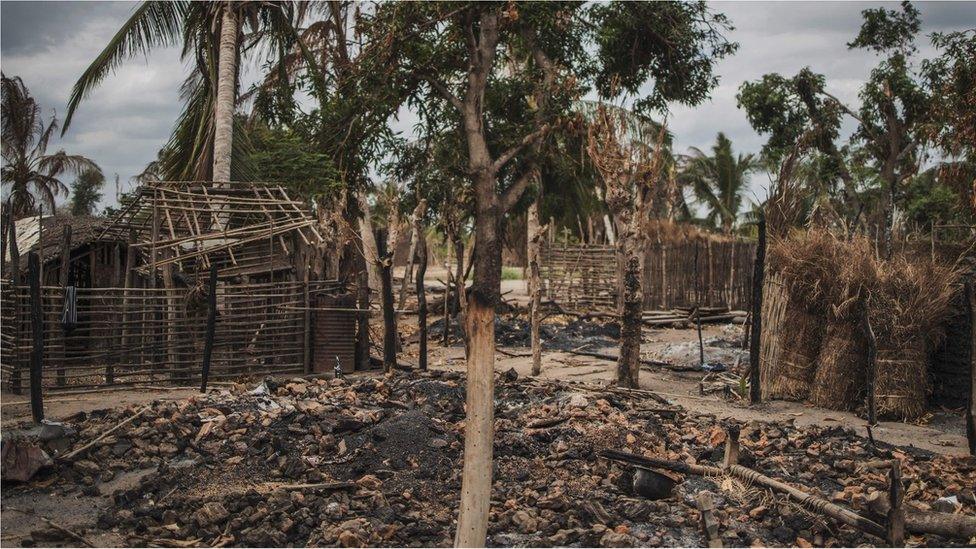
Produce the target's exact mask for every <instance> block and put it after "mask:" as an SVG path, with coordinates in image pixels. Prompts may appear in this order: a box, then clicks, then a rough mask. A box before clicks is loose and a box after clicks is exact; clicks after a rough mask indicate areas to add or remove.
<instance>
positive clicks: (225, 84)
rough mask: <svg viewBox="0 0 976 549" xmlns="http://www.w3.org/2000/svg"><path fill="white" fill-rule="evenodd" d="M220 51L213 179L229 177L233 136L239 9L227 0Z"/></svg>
mask: <svg viewBox="0 0 976 549" xmlns="http://www.w3.org/2000/svg"><path fill="white" fill-rule="evenodd" d="M223 12H224V13H223V17H221V21H220V46H219V48H220V49H219V50H218V52H217V101H216V103H215V104H214V150H213V180H214V181H230V157H231V146H232V142H233V138H234V95H235V93H234V92H235V88H236V84H237V30H238V23H237V12H236V11H235V10H234V9H233V4H232V3H231V2H224V9H223Z"/></svg>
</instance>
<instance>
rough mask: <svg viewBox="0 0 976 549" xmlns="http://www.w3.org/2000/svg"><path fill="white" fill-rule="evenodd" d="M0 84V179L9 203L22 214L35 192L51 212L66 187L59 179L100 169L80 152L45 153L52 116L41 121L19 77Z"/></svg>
mask: <svg viewBox="0 0 976 549" xmlns="http://www.w3.org/2000/svg"><path fill="white" fill-rule="evenodd" d="M0 87H2V115H0V125H2V134H3V147H2V149H0V150H2V156H3V168H2V170H0V179H2V181H3V185H4V186H8V185H9V189H10V191H9V193H10V194H9V196H8V198H7V200H8V203H9V206H10V207H11V211H12V212H13V215H14V216H17V217H22V216H26V215H30V214H31V213H33V212H34V211H35V206H36V204H35V199H34V195H35V193H36V194H37V195H38V196H39V197H40V198H41V199H42V200H44V202H46V203H47V211H48V212H49V213H50V212H53V211H54V207H55V197H56V196H58V195H60V194H66V193H67V192H68V187H67V186H66V185H65V184H64V182H63V181H62V180H61V178H62V177H63V176H64V175H66V174H70V173H76V174H77V173H81V172H84V171H88V170H91V171H95V172H98V173H101V169H100V168H99V167H98V165H96V164H95V163H94V162H92V161H91V160H89V159H88V158H85V157H84V156H81V155H73V154H67V153H66V152H64V151H63V150H60V151H58V152H56V153H53V154H48V152H47V149H48V143H49V141H50V140H51V136H52V135H53V134H54V132H56V131H57V129H58V119H57V118H56V117H55V116H53V115H52V116H51V118H50V119H49V120H47V121H45V120H44V119H43V118H42V115H41V107H40V105H38V104H37V101H35V100H34V98H33V97H32V96H31V94H30V91H29V90H28V89H27V86H25V85H24V82H23V81H21V79H20V77H17V76H15V77H13V78H7V77H6V76H5V75H3V76H0Z"/></svg>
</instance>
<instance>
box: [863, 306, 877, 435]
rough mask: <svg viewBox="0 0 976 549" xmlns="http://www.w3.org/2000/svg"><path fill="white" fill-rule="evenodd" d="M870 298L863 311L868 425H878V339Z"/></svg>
mask: <svg viewBox="0 0 976 549" xmlns="http://www.w3.org/2000/svg"><path fill="white" fill-rule="evenodd" d="M870 310H871V307H870V297H866V298H865V299H864V305H863V310H862V311H861V314H862V315H863V316H862V323H863V328H862V329H863V330H864V339H865V341H866V342H867V345H868V348H867V370H868V382H867V393H868V394H867V399H868V425H870V426H874V425H877V424H878V408H877V405H876V400H875V396H874V387H875V380H876V379H877V376H878V339H877V338H876V337H875V335H874V328H872V327H871V313H870Z"/></svg>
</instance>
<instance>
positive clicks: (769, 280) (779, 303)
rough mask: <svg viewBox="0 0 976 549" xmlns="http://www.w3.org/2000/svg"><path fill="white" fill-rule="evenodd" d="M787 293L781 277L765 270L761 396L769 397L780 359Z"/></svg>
mask: <svg viewBox="0 0 976 549" xmlns="http://www.w3.org/2000/svg"><path fill="white" fill-rule="evenodd" d="M788 301H789V294H788V293H787V291H786V284H785V283H784V282H783V278H782V277H781V276H780V275H778V274H776V273H770V272H768V270H767V272H766V276H765V277H764V280H763V299H762V311H761V312H760V314H762V333H761V334H760V341H759V379H760V383H759V386H760V387H762V390H763V395H762V398H764V399H765V398H769V396H770V395H769V393H768V391H769V386H770V380H771V379H772V375H773V369H774V368H775V367H776V365H777V364H779V362H780V360H782V355H783V349H782V348H781V347H780V333H781V332H782V331H783V330H784V329H787V328H786V327H785V326H784V325H783V322H784V320H785V319H786V305H787V302H788Z"/></svg>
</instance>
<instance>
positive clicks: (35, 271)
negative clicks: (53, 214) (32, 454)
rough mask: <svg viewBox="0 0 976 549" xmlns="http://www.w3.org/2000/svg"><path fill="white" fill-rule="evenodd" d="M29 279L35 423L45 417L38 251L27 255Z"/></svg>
mask: <svg viewBox="0 0 976 549" xmlns="http://www.w3.org/2000/svg"><path fill="white" fill-rule="evenodd" d="M27 281H28V284H29V285H30V310H31V341H32V345H31V355H30V358H31V360H30V402H31V415H32V416H33V418H34V423H40V422H41V420H43V419H44V400H43V398H44V396H43V393H42V391H41V382H42V373H43V368H44V318H43V317H42V316H41V315H43V311H42V308H41V258H40V257H39V256H38V255H37V252H30V253H29V254H28V255H27Z"/></svg>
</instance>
